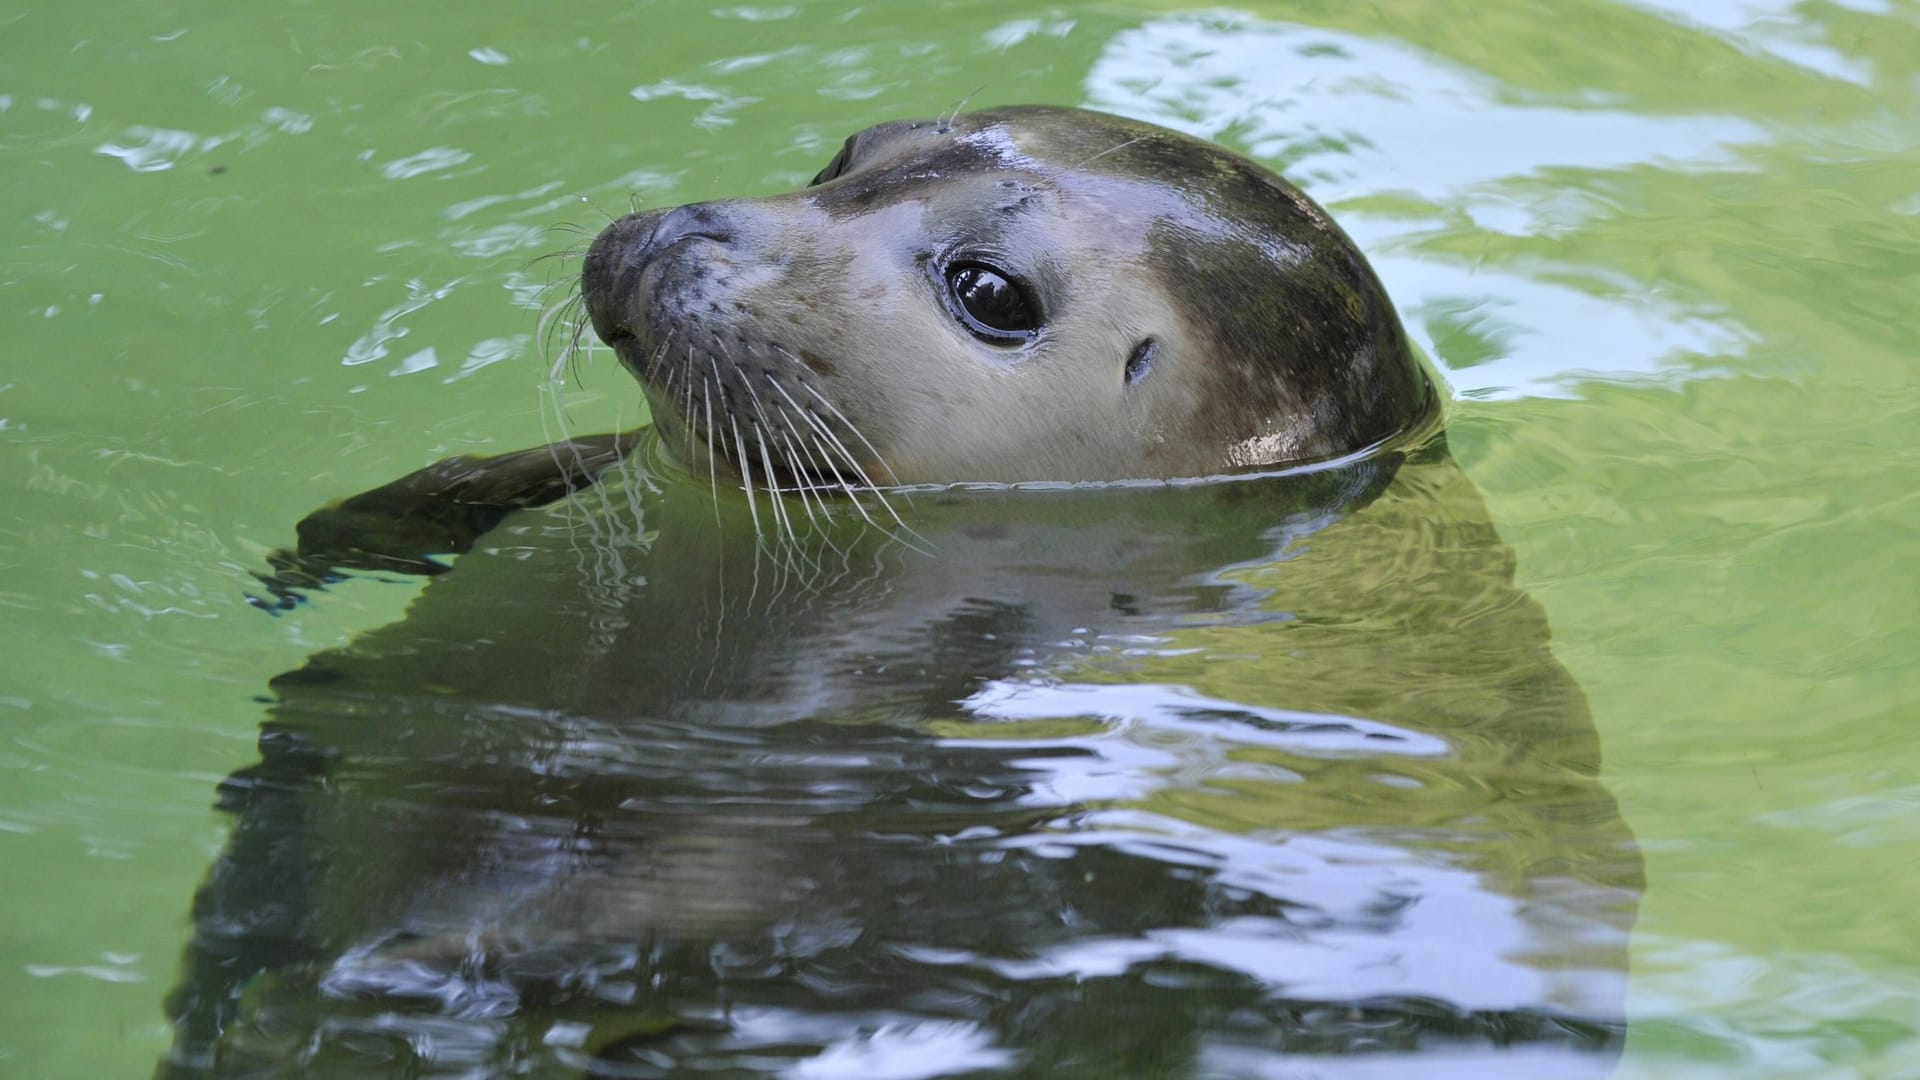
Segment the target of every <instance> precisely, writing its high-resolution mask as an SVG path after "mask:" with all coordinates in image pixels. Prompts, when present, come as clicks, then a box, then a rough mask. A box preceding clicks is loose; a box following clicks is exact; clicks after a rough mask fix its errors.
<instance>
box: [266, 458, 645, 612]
mask: <svg viewBox="0 0 1920 1080" xmlns="http://www.w3.org/2000/svg"><path fill="white" fill-rule="evenodd" d="M639 442H640V432H639V431H628V432H623V433H620V434H614V435H589V436H584V437H582V438H578V439H568V440H566V441H565V442H557V443H549V444H548V445H546V446H537V447H534V448H533V449H531V450H518V451H515V452H513V453H510V454H500V455H497V456H495V457H487V458H475V457H470V456H465V455H463V456H460V457H451V458H447V459H445V460H442V461H437V462H435V463H433V464H432V465H429V466H427V467H426V468H424V469H420V470H418V471H417V472H412V473H408V474H407V475H406V476H403V477H401V478H400V479H398V480H395V481H393V482H392V483H389V484H383V485H381V486H380V487H377V488H374V489H373V490H371V491H364V492H361V493H360V494H358V495H355V496H353V497H351V498H348V499H343V500H341V501H339V502H336V503H332V504H330V505H327V506H323V507H321V508H320V509H318V510H315V511H314V512H313V513H311V514H308V515H307V516H306V517H305V518H302V519H301V521H300V524H299V525H298V526H297V527H296V530H295V531H296V532H297V533H298V534H299V537H300V543H299V546H298V547H297V548H296V549H295V550H292V551H288V550H286V549H284V548H283V549H281V550H278V551H275V552H274V553H272V554H271V555H269V556H268V557H267V561H268V563H269V564H271V565H272V567H273V572H272V573H256V574H255V575H254V576H255V577H257V578H259V579H260V582H261V584H263V585H265V586H266V588H267V592H268V594H269V595H268V596H267V597H249V598H248V599H249V600H250V601H251V602H252V603H253V604H254V606H255V607H260V608H264V609H266V610H268V611H286V610H289V609H291V608H292V607H294V606H295V605H296V604H298V603H300V601H302V600H304V599H305V598H306V597H305V592H304V590H309V589H319V588H324V587H325V586H327V585H329V584H331V583H333V582H336V581H339V580H340V579H341V578H342V577H343V576H345V575H344V574H342V573H341V571H343V570H385V571H391V572H394V573H401V574H422V575H432V574H438V573H442V572H444V571H445V570H447V569H448V567H447V565H446V564H445V563H442V562H439V561H437V560H435V559H434V556H436V555H461V554H465V553H466V552H468V551H471V550H472V549H473V545H474V543H475V542H476V541H478V540H479V539H480V537H482V536H484V535H486V534H487V533H488V532H490V531H492V529H493V528H494V527H495V526H497V525H499V524H500V522H501V521H502V520H503V519H505V518H506V516H507V515H508V514H511V513H512V512H514V511H515V510H526V509H531V508H533V507H538V506H545V505H547V504H548V503H551V502H556V501H558V500H560V499H564V498H566V497H567V496H569V495H572V494H573V493H574V492H576V491H580V490H582V489H584V488H588V487H591V486H593V485H594V484H595V483H597V482H598V481H599V479H600V476H601V474H602V473H604V472H605V471H606V470H607V469H609V468H611V467H612V466H614V465H615V464H618V463H619V462H620V460H621V459H623V458H625V457H626V456H627V454H629V453H631V452H632V450H633V448H634V447H635V446H637V445H639Z"/></svg>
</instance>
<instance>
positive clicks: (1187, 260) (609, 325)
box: [581, 106, 1434, 486]
mask: <svg viewBox="0 0 1920 1080" xmlns="http://www.w3.org/2000/svg"><path fill="white" fill-rule="evenodd" d="M581 281H582V290H583V294H584V298H585V302H586V308H587V311H588V312H589V314H590V316H591V318H592V321H593V327H594V329H595V331H596V332H597V333H598V334H599V336H600V337H601V339H602V340H604V341H605V342H607V343H608V344H609V345H611V346H612V347H613V349H614V350H615V352H616V353H617V354H618V355H619V357H620V359H621V361H622V362H623V363H624V364H625V365H626V366H627V367H628V368H629V369H630V370H632V371H633V372H634V373H635V374H636V375H637V376H638V378H639V379H640V382H641V384H642V386H643V387H644V388H645V392H646V395H647V400H648V403H649V405H650V407H651V410H652V414H653V418H654V423H655V424H656V426H657V427H658V428H659V429H660V430H661V432H662V433H663V435H665V436H666V439H667V441H668V443H669V444H670V445H677V446H680V447H682V448H683V450H684V452H686V453H687V454H688V455H689V456H692V457H694V458H696V459H701V458H704V457H705V456H706V455H707V454H708V453H710V452H712V453H714V454H715V455H716V456H717V457H718V458H719V459H720V461H719V464H721V465H722V466H723V467H726V468H729V469H731V470H732V471H734V472H737V473H739V474H741V475H742V476H743V477H744V478H745V479H747V480H749V481H752V480H754V478H755V477H756V476H758V477H760V478H761V479H763V480H768V481H772V482H774V483H776V484H778V483H779V482H782V481H786V480H790V479H791V480H799V481H820V482H824V483H826V484H827V485H829V486H837V485H839V484H841V483H843V482H848V483H853V484H860V483H862V482H863V480H864V481H870V482H871V483H896V484H913V483H950V482H957V481H1027V480H1117V479H1129V478H1148V477H1161V478H1167V477H1191V476H1205V475H1213V474H1218V473H1224V472H1230V471H1239V470H1245V469H1248V468H1255V467H1263V466H1282V465H1289V464H1296V463H1301V462H1310V461H1317V460H1324V459H1327V458H1333V457H1338V456H1340V455H1344V454H1349V453H1353V452H1357V451H1361V450H1365V449H1368V448H1371V447H1375V446H1378V445H1380V444H1382V443H1386V442H1389V441H1391V440H1393V439H1394V438H1395V437H1396V436H1400V435H1404V434H1407V433H1409V432H1412V431H1416V430H1418V429H1420V428H1421V427H1422V426H1423V425H1424V423H1425V421H1426V420H1427V419H1428V418H1429V417H1430V416H1431V415H1432V413H1433V410H1434V394H1433V391H1432V389H1431V385H1430V383H1429V381H1428V378H1427V376H1426V373H1425V372H1424V370H1423V369H1422V368H1421V367H1420V365H1419V364H1418V363H1417V362H1416V361H1415V360H1414V359H1413V357H1412V355H1411V353H1410V350H1409V348H1408V345H1407V341H1406V337H1405V335H1404V333H1403V332H1402V331H1401V328H1400V325H1399V322H1398V321H1397V319H1396V318H1395V316H1394V312H1393V308H1392V306H1391V304H1390V303H1389V301H1388V299H1387V296H1386V293H1385V291H1384V290H1383V289H1382V288H1381V286H1380V283H1379V281H1378V279H1377V278H1376V277H1375V276H1374V274H1373V272H1372V270H1371V269H1370V268H1369V267H1368V266H1367V264H1366V261H1365V259H1364V258H1363V257H1362V256H1361V255H1360V253H1359V251H1358V250H1357V249H1356V248H1355V247H1354V245H1353V243H1352V241H1350V240H1349V239H1348V238H1347V237H1346V235H1345V234H1344V233H1342V232H1341V231H1340V229H1339V227H1338V226H1336V225H1335V224H1334V223H1333V221H1332V219H1331V218H1329V217H1328V216H1327V215H1326V213H1325V212H1324V211H1323V210H1321V209H1320V207H1318V206H1317V205H1315V204H1314V203H1313V202H1312V201H1311V200H1310V199H1308V198H1307V197H1306V195H1304V194H1303V193H1301V192H1300V191H1299V190H1298V189H1297V188H1294V187H1293V186H1292V185H1290V184H1288V183H1287V182H1286V181H1285V180H1282V179H1281V178H1280V177H1279V176H1277V175H1275V174H1274V173H1272V172H1270V171H1269V170H1267V169H1266V168H1264V167H1262V166H1260V165H1259V164H1257V163H1255V162H1252V161H1249V160H1247V159H1245V158H1242V157H1240V156H1238V155H1236V154H1233V153H1231V152H1229V151H1227V150H1225V149H1222V148H1221V147H1218V146H1215V145H1213V144H1210V143H1206V142H1202V141H1200V140H1197V139H1193V138H1190V137H1188V136H1185V135H1182V134H1179V133H1177V132H1173V131H1169V130H1166V129H1164V128H1158V127H1154V126H1152V125H1148V124H1143V123H1139V122H1136V121H1132V120H1125V119H1121V118H1119V117H1114V116H1108V115H1105V114H1101V113H1094V112H1087V111H1083V110H1077V109H1061V108H1044V107H1031V106H1030V107H1017V108H1004V109H994V110H989V111H984V112H977V113H971V114H966V115H962V116H958V117H954V118H952V119H950V120H945V121H899V122H894V123H888V124H882V125H879V126H877V127H873V128H869V129H867V130H866V131H863V132H860V133H859V134H856V135H854V136H853V137H852V138H850V139H848V140H847V142H846V144H845V146H844V147H842V149H841V150H840V152H839V154H838V155H837V156H836V157H835V158H834V159H833V161H832V162H831V163H830V164H829V165H828V166H827V167H826V168H825V169H824V170H823V171H822V172H821V173H820V174H819V175H818V176H817V177H816V178H815V179H814V181H813V182H812V183H811V184H810V185H809V186H807V187H806V188H804V189H802V190H800V191H796V192H792V193H789V194H784V195H777V196H773V197H771V198H763V199H726V200H719V201H714V202H704V203H697V204H693V205H689V206H681V207H677V208H672V209H662V210H651V211H647V212H644V213H638V214H633V215H630V216H628V217H625V218H622V219H620V220H618V221H616V222H614V223H613V224H612V225H611V226H609V227H608V228H607V229H606V230H605V231H604V232H602V233H601V234H600V236H599V238H598V239H597V240H596V241H595V242H594V244H593V246H592V248H591V250H590V251H589V253H588V255H587V258H586V262H585V266H584V269H583V272H582V276H581ZM694 464H696V465H699V466H700V469H701V471H704V468H705V466H704V464H703V463H702V462H700V461H696V462H694Z"/></svg>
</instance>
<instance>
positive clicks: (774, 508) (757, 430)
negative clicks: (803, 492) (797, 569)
mask: <svg viewBox="0 0 1920 1080" xmlns="http://www.w3.org/2000/svg"><path fill="white" fill-rule="evenodd" d="M747 426H748V427H750V428H752V429H753V441H754V444H755V445H756V446H757V447H758V448H759V450H760V466H761V468H763V469H765V470H766V472H765V474H764V475H765V476H766V480H767V483H766V488H767V507H768V509H769V510H770V511H771V512H772V514H773V527H774V533H773V535H774V540H775V541H776V542H779V541H782V540H791V541H793V544H794V545H795V546H798V544H799V543H800V537H799V535H798V534H796V533H795V532H794V531H793V522H791V521H789V520H788V519H787V507H786V500H785V499H783V498H781V497H780V485H779V483H778V482H777V480H776V473H775V471H774V468H773V456H772V455H771V454H768V453H767V432H766V428H764V427H762V426H761V425H759V424H757V423H754V422H752V421H748V424H747Z"/></svg>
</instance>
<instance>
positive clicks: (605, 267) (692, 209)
mask: <svg viewBox="0 0 1920 1080" xmlns="http://www.w3.org/2000/svg"><path fill="white" fill-rule="evenodd" d="M732 239H733V233H732V230H731V229H729V228H728V227H727V226H726V223H725V222H724V221H723V220H721V219H720V216H719V215H718V214H717V213H716V212H715V211H714V210H713V208H712V206H711V204H707V203H696V204H694V205H691V206H677V207H673V208H672V209H663V210H648V211H644V212H642V213H638V214H628V215H627V216H626V217H623V218H621V219H619V220H618V221H615V222H614V223H613V224H611V225H608V226H607V227H606V228H605V229H603V230H602V231H601V233H600V235H599V236H597V237H595V238H594V241H593V245H592V246H591V247H589V248H588V249H587V257H586V261H585V263H584V264H583V265H582V267H581V271H580V281H581V293H582V295H583V296H584V297H585V299H586V304H587V313H588V315H589V316H591V318H592V320H593V330H594V333H596V334H598V335H600V339H601V340H602V341H605V342H606V343H607V344H609V345H614V346H618V345H620V344H622V343H623V342H628V341H632V340H634V339H636V338H638V337H640V336H641V331H642V330H643V326H642V325H641V324H643V323H644V322H645V310H646V296H645V295H644V293H643V292H642V290H641V276H642V275H643V274H645V273H646V271H647V269H648V268H649V267H650V266H652V265H653V264H654V263H655V262H656V261H657V260H658V259H659V258H660V257H661V256H662V255H663V254H665V253H666V252H668V251H669V250H671V249H674V248H677V247H680V246H683V245H685V244H687V243H689V242H691V241H694V240H709V241H712V242H714V243H721V244H725V243H729V242H731V241H732Z"/></svg>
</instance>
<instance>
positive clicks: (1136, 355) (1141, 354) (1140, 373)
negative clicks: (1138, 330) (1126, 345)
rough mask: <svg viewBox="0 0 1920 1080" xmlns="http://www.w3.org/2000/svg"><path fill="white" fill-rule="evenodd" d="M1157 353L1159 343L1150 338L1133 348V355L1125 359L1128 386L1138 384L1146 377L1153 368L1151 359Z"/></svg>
mask: <svg viewBox="0 0 1920 1080" xmlns="http://www.w3.org/2000/svg"><path fill="white" fill-rule="evenodd" d="M1159 352H1160V343H1159V342H1157V341H1155V340H1153V339H1152V338H1147V339H1145V340H1143V341H1142V342H1140V344H1138V345H1135V346H1134V347H1133V355H1131V356H1129V357H1127V367H1126V378H1127V385H1128V386H1133V385H1135V384H1137V383H1139V381H1140V380H1141V379H1144V378H1146V377H1147V372H1148V371H1149V370H1150V369H1151V368H1152V367H1153V358H1154V357H1155V356H1157V355H1158V354H1159Z"/></svg>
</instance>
